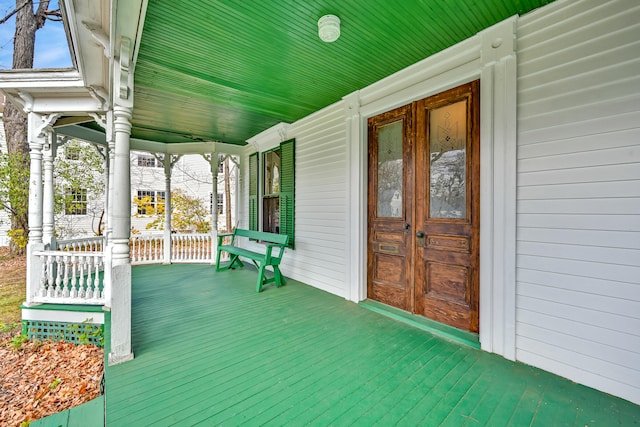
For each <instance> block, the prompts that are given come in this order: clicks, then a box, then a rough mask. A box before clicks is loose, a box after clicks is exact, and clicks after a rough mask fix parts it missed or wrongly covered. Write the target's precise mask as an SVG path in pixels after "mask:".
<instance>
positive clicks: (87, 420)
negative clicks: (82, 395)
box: [29, 395, 105, 427]
mask: <svg viewBox="0 0 640 427" xmlns="http://www.w3.org/2000/svg"><path fill="white" fill-rule="evenodd" d="M104 425H105V423H104V395H102V396H98V397H96V398H95V399H93V400H90V401H89V402H87V403H83V404H82V405H79V406H76V407H75V408H70V409H67V410H65V411H62V412H58V413H57V414H53V415H49V416H48V417H44V418H40V419H39V420H34V421H31V423H30V424H29V427H103V426H104Z"/></svg>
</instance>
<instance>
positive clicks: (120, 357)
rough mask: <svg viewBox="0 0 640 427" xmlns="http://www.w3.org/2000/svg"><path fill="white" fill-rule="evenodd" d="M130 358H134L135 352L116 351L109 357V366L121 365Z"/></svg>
mask: <svg viewBox="0 0 640 427" xmlns="http://www.w3.org/2000/svg"><path fill="white" fill-rule="evenodd" d="M130 360H133V352H131V353H128V354H114V353H109V359H108V362H107V363H108V365H109V366H114V365H119V364H121V363H124V362H128V361H130Z"/></svg>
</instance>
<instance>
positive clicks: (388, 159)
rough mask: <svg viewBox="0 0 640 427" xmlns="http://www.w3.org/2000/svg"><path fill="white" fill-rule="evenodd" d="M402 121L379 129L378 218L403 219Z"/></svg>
mask: <svg viewBox="0 0 640 427" xmlns="http://www.w3.org/2000/svg"><path fill="white" fill-rule="evenodd" d="M402 159H403V157H402V120H398V121H397V122H393V123H390V124H388V125H384V126H381V127H380V128H378V217H384V218H402V215H403V212H402V168H403V164H402Z"/></svg>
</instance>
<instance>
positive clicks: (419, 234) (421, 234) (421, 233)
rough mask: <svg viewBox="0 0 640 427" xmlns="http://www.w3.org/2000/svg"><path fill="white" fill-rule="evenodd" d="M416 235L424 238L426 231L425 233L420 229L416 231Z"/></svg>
mask: <svg viewBox="0 0 640 427" xmlns="http://www.w3.org/2000/svg"><path fill="white" fill-rule="evenodd" d="M416 237H417V238H418V239H422V238H423V237H424V233H423V232H422V231H418V232H417V233H416Z"/></svg>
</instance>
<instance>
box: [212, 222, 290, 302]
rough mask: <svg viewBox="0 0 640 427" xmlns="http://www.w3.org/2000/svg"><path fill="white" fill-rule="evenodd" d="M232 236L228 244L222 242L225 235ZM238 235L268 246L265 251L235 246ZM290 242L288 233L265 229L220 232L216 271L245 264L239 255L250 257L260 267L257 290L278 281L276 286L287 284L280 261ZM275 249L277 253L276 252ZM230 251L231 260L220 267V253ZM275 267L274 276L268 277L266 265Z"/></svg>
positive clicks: (238, 229) (237, 229)
mask: <svg viewBox="0 0 640 427" xmlns="http://www.w3.org/2000/svg"><path fill="white" fill-rule="evenodd" d="M229 236H230V237H231V243H229V244H227V245H223V244H222V240H223V239H224V238H225V237H229ZM236 237H246V238H248V239H253V240H258V241H260V242H262V243H264V246H265V248H266V251H265V253H260V252H255V251H251V250H249V249H245V248H239V247H238V246H235V245H234V243H235V241H236ZM287 243H289V236H287V235H286V234H275V233H266V232H263V231H253V230H243V229H241V228H236V229H235V230H234V231H233V233H223V234H218V253H217V254H216V271H221V270H228V269H229V268H235V266H238V267H242V266H244V264H243V263H242V261H240V259H239V258H238V257H245V258H249V259H250V260H251V261H253V263H254V264H255V266H256V267H257V268H258V283H257V286H256V292H260V291H261V290H262V285H266V284H267V283H271V282H276V286H282V285H284V284H285V280H284V277H283V276H282V273H280V267H278V266H279V265H280V261H281V260H282V255H284V248H285V247H286V246H287ZM274 249H275V252H277V254H274ZM223 251H224V252H228V253H229V256H230V257H231V260H230V262H229V264H227V265H226V266H225V267H220V253H221V252H223ZM268 265H270V266H272V267H273V277H272V278H271V279H267V278H266V276H265V274H264V272H265V267H266V266H268Z"/></svg>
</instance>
